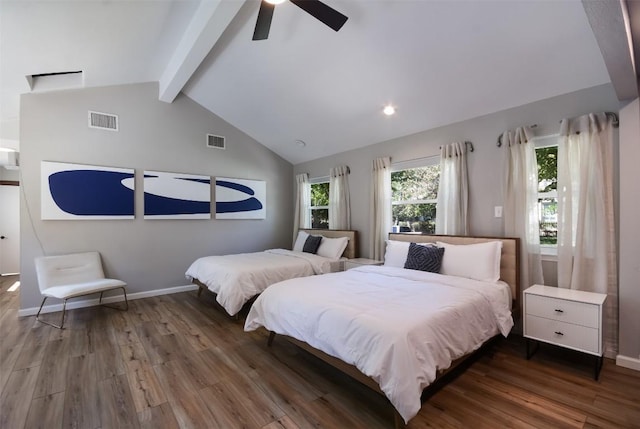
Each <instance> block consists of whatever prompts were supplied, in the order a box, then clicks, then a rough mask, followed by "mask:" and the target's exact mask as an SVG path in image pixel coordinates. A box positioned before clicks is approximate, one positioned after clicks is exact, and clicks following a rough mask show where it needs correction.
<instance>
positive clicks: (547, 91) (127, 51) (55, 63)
mask: <svg viewBox="0 0 640 429" xmlns="http://www.w3.org/2000/svg"><path fill="white" fill-rule="evenodd" d="M225 1H226V2H227V3H230V2H231V3H233V7H235V9H239V12H237V14H236V11H235V9H234V10H233V13H231V12H227V15H228V17H226V18H225V17H223V18H219V16H220V12H219V10H218V11H215V10H214V9H215V5H214V6H209V12H206V10H205V7H204V6H207V4H200V2H199V1H196V0H176V1H108V0H106V1H84V2H80V1H55V0H49V1H41V2H36V1H30V0H18V1H8V0H2V1H1V2H0V20H1V22H0V24H1V27H0V43H1V44H0V54H1V58H0V60H1V61H0V73H1V74H0V89H1V98H0V108H1V110H2V111H1V112H0V114H1V116H2V118H1V119H2V123H3V124H4V125H5V126H7V127H9V126H10V124H11V123H12V122H15V121H17V119H18V99H19V94H20V93H25V92H29V91H30V89H29V86H28V85H27V81H26V79H25V76H26V75H31V74H40V73H50V72H60V71H75V70H82V71H83V72H84V86H85V87H91V86H104V85H113V84H125V83H135V82H148V81H161V82H164V80H166V81H168V82H169V86H171V85H173V86H174V87H175V86H176V85H178V87H177V88H178V89H177V90H179V89H180V88H182V86H183V85H184V87H183V88H182V91H183V92H184V93H185V94H186V95H187V96H189V97H190V98H192V99H193V100H195V101H197V102H198V103H200V104H201V105H203V106H205V107H206V108H207V109H209V110H210V111H211V112H213V113H215V114H216V115H218V116H220V117H222V118H223V119H225V120H226V121H228V122H230V123H231V124H233V125H234V126H236V127H237V128H239V129H241V130H242V131H244V132H246V133H247V134H248V135H250V136H251V137H253V138H255V139H256V140H257V141H259V142H261V143H262V144H264V145H265V146H267V147H269V148H271V149H272V150H273V151H275V152H276V153H278V154H279V155H281V156H282V157H284V158H285V159H287V160H289V161H290V162H292V163H294V164H295V163H299V162H304V161H308V160H311V159H316V158H319V157H322V156H327V155H331V154H334V153H338V152H342V151H345V150H348V149H353V148H358V147H362V146H366V145H370V144H374V143H377V142H380V141H385V140H389V139H393V138H396V137H400V136H404V135H408V134H412V133H416V132H419V131H422V130H426V129H430V128H433V127H436V126H441V125H445V124H449V123H453V122H457V121H461V120H464V119H468V118H472V117H476V116H479V115H483V114H487V113H491V112H495V111H499V110H503V109H506V108H510V107H514V106H519V105H522V104H527V103H530V102H533V101H536V100H540V99H544V98H548V97H552V96H555V95H559V94H564V93H568V92H572V91H576V90H579V89H582V88H587V87H591V86H595V85H599V84H603V83H607V82H609V81H610V78H609V74H608V72H607V68H606V66H605V63H604V60H603V57H602V55H601V53H600V49H599V47H598V44H597V42H596V38H595V36H594V34H593V32H592V31H591V28H590V26H589V21H588V19H587V16H586V14H585V11H584V8H583V6H582V3H581V2H580V1H579V0H562V1H547V0H529V1H526V0H519V1H504V0H496V1H493V0H474V1H452V0H444V1H436V0H423V1H418V0H415V1H409V0H404V1H397V0H393V1H392V0H348V1H346V0H325V3H326V4H328V5H330V6H331V7H333V8H335V9H337V10H339V11H340V12H342V13H343V14H345V15H346V16H348V17H349V20H348V21H347V22H346V24H345V25H344V27H343V28H342V29H341V30H340V31H339V32H337V33H336V32H334V31H333V30H331V29H329V28H328V27H326V26H324V25H323V24H322V23H320V22H319V21H317V20H316V19H315V18H313V17H311V16H310V15H308V14H307V13H306V12H304V11H303V10H301V9H299V8H298V7H296V6H295V5H293V4H291V3H289V2H285V3H283V4H280V5H278V6H276V9H275V13H274V17H273V22H272V26H271V32H270V34H269V39H268V40H265V41H252V40H251V37H252V34H253V28H254V25H255V20H256V15H257V11H258V6H259V3H258V1H256V0H248V1H246V3H244V4H243V3H242V1H241V0H237V1H233V0H225ZM204 2H206V3H208V5H211V4H214V3H217V0H204ZM218 9H220V8H218ZM196 11H198V12H197V13H196ZM209 13H210V14H211V15H210V16H211V17H212V19H210V20H207V19H206V18H207V17H208V16H209V15H207V14H209ZM203 14H204V15H206V16H205V18H203ZM216 14H218V18H219V19H213V18H215V17H216ZM229 14H230V15H229ZM234 15H235V16H234ZM228 22H230V24H229V25H228V27H227V28H226V30H224V32H222V27H223V26H224V25H226V24H227V23H228ZM207 26H208V27H209V28H207ZM212 26H217V27H219V28H215V29H212V28H211V27H212ZM214 30H215V31H214ZM211 33H216V34H213V35H212V34H211ZM220 33H222V34H221V35H220ZM205 47H206V48H205ZM211 48H212V49H211ZM198 52H199V53H198ZM200 61H202V62H201V63H200ZM163 79H164V80H163ZM185 82H186V84H184V83H185ZM163 87H164V86H163V84H162V83H161V92H162V88H163ZM177 90H176V92H177ZM163 99H164V98H163ZM169 99H172V97H171V96H169ZM387 103H391V104H393V105H394V106H396V108H397V114H396V115H395V116H392V117H385V116H384V115H383V114H382V108H383V106H384V105H385V104H387ZM7 124H9V125H7ZM212 132H215V130H212ZM0 137H2V138H5V139H6V138H12V137H11V136H9V137H7V133H5V132H4V131H2V130H0ZM295 140H303V141H305V142H306V143H307V145H306V147H304V148H302V147H300V146H298V145H297V144H295Z"/></svg>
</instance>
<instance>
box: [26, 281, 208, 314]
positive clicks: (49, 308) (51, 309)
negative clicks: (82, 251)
mask: <svg viewBox="0 0 640 429" xmlns="http://www.w3.org/2000/svg"><path fill="white" fill-rule="evenodd" d="M197 289H198V286H197V285H186V286H176V287H170V288H166V289H157V290H150V291H146V292H136V293H128V294H127V299H128V300H129V301H131V300H134V299H142V298H150V297H152V296H160V295H169V294H172V293H179V292H188V291H192V290H197ZM122 301H124V296H123V295H122V294H118V295H116V296H109V297H105V298H103V299H102V302H103V303H104V304H110V303H113V302H122ZM97 305H100V304H99V299H98V298H95V299H86V300H82V301H69V302H67V310H73V309H74V308H85V307H95V306H97ZM38 308H39V307H31V308H23V309H20V310H18V316H19V317H22V316H34V315H36V314H37V313H38ZM57 311H62V304H61V303H60V304H52V305H45V306H44V307H42V312H41V313H40V314H45V313H55V312H57Z"/></svg>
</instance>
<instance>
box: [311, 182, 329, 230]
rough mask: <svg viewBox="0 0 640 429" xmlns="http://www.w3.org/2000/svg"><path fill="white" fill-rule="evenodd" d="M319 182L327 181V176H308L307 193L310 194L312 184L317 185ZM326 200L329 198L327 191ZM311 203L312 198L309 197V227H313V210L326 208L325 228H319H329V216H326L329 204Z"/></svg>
mask: <svg viewBox="0 0 640 429" xmlns="http://www.w3.org/2000/svg"><path fill="white" fill-rule="evenodd" d="M321 183H329V176H321V177H314V178H310V179H309V195H311V189H312V186H313V185H319V184H321ZM327 192H328V191H327ZM327 200H329V195H328V193H327ZM312 203H313V198H310V200H309V221H310V222H311V227H312V228H313V211H314V210H327V228H321V229H329V218H328V212H329V205H328V204H327V205H326V206H314V205H312Z"/></svg>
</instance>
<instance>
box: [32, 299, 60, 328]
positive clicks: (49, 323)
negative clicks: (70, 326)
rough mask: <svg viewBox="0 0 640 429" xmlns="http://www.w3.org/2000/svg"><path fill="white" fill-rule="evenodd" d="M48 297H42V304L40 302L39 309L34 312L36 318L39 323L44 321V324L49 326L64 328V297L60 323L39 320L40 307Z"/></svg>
mask: <svg viewBox="0 0 640 429" xmlns="http://www.w3.org/2000/svg"><path fill="white" fill-rule="evenodd" d="M47 298H48V297H46V296H45V297H44V299H43V300H42V304H40V309H39V310H38V313H37V314H36V320H37V321H38V322H40V323H44V324H45V325H49V326H53V327H54V328H58V329H64V328H63V326H64V313H65V311H66V309H67V300H66V299H65V300H64V302H63V303H62V319H61V320H60V325H56V324H55V323H51V322H47V321H46V320H41V319H40V312H41V311H42V307H43V306H44V302H45V301H46V300H47Z"/></svg>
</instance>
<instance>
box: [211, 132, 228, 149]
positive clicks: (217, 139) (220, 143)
mask: <svg viewBox="0 0 640 429" xmlns="http://www.w3.org/2000/svg"><path fill="white" fill-rule="evenodd" d="M207 147H215V148H216V149H224V148H225V138H224V136H214V135H213V134H207Z"/></svg>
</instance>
